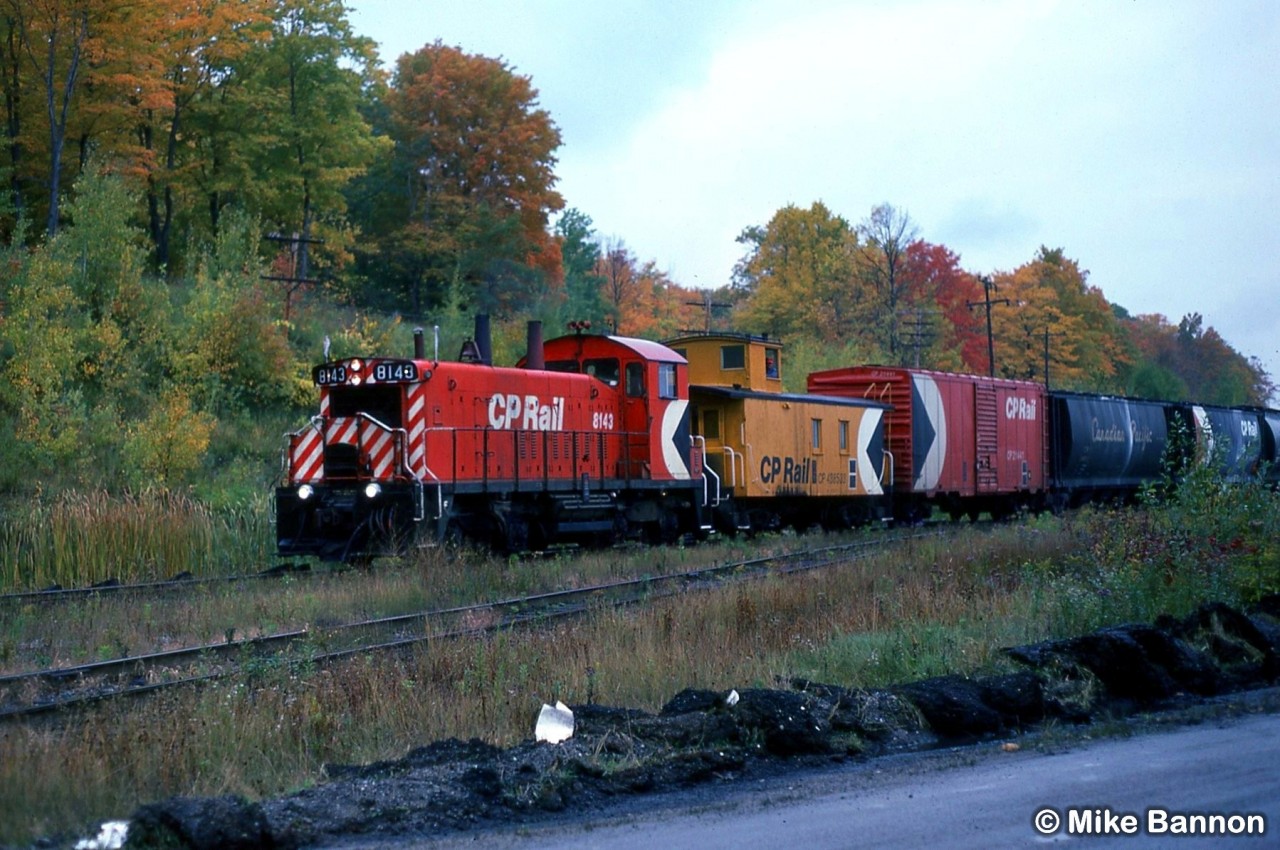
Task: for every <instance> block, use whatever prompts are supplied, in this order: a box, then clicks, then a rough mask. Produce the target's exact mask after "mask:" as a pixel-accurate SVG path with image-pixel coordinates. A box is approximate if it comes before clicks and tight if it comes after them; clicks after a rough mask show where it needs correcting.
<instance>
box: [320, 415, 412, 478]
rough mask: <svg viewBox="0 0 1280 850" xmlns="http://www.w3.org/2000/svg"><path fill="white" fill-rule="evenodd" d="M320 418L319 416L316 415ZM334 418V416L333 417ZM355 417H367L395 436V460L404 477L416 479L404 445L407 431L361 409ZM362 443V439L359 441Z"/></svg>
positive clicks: (407, 442)
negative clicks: (393, 426)
mask: <svg viewBox="0 0 1280 850" xmlns="http://www.w3.org/2000/svg"><path fill="white" fill-rule="evenodd" d="M316 418H320V417H316ZM335 418H336V417H335ZM356 418H357V419H367V420H369V421H370V422H372V423H373V424H374V425H377V426H378V427H379V428H381V429H382V430H384V431H386V432H387V433H389V434H391V435H392V436H393V437H395V438H396V456H397V457H396V460H397V462H398V463H399V466H400V467H401V469H402V470H403V472H404V475H405V477H406V478H410V479H413V480H417V476H416V475H414V474H413V470H412V469H411V468H410V467H409V453H408V452H407V451H405V447H406V446H407V445H408V444H409V432H408V431H406V430H405V429H404V428H392V427H391V426H390V425H388V424H386V423H385V422H382V421H380V420H378V419H377V418H375V417H373V416H370V415H369V414H367V413H365V412H364V411H363V410H362V411H360V412H359V413H357V414H356ZM361 442H362V443H363V440H362V441H361Z"/></svg>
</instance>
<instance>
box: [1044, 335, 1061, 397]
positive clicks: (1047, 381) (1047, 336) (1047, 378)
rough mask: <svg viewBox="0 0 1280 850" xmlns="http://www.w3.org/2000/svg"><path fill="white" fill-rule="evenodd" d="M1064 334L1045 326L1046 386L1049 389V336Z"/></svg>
mask: <svg viewBox="0 0 1280 850" xmlns="http://www.w3.org/2000/svg"><path fill="white" fill-rule="evenodd" d="M1051 336H1062V334H1051V333H1049V326H1048V325H1045V326H1044V388H1045V389H1046V390H1048V389H1049V337H1051Z"/></svg>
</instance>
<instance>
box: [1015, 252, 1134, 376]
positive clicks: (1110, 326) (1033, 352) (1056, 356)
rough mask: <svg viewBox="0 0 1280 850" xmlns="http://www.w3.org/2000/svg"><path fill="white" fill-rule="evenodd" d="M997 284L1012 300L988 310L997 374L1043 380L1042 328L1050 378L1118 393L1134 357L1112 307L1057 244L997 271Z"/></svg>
mask: <svg viewBox="0 0 1280 850" xmlns="http://www.w3.org/2000/svg"><path fill="white" fill-rule="evenodd" d="M995 283H996V285H997V286H998V288H999V293H1000V296H1001V297H1004V298H1008V299H1009V300H1010V301H1011V302H1012V303H1011V304H1010V305H1008V306H1006V307H1004V308H997V309H996V310H995V311H994V312H993V314H992V315H993V322H992V324H993V328H994V336H995V346H996V371H997V374H1001V375H1005V376H1007V377H1013V378H1031V377H1039V378H1041V379H1043V376H1044V375H1043V373H1044V365H1043V364H1044V340H1045V334H1046V332H1047V333H1048V341H1049V370H1050V379H1051V381H1052V382H1053V383H1055V384H1057V385H1059V386H1062V385H1065V386H1067V387H1070V388H1072V389H1081V390H1089V391H1097V392H1120V391H1122V390H1123V384H1124V377H1125V374H1126V371H1127V369H1128V367H1129V365H1130V363H1131V362H1132V358H1131V356H1130V354H1129V351H1128V349H1127V346H1126V342H1125V338H1124V335H1123V333H1122V332H1121V329H1120V326H1119V322H1118V319H1117V318H1116V315H1115V312H1114V311H1113V310H1112V308H1111V305H1110V304H1108V303H1107V300H1106V298H1104V297H1103V295H1102V292H1101V290H1099V289H1098V288H1097V287H1093V286H1089V284H1088V272H1086V271H1084V270H1083V269H1081V268H1080V266H1079V264H1078V263H1077V262H1076V261H1075V260H1072V259H1069V258H1068V257H1066V256H1065V253H1064V252H1063V250H1062V249H1061V248H1057V249H1049V248H1045V247H1041V248H1040V250H1039V252H1038V253H1037V255H1036V258H1035V259H1034V260H1032V261H1031V262H1029V263H1026V264H1024V265H1022V266H1020V267H1019V268H1018V269H1016V270H1015V271H1014V272H1012V273H1008V274H1001V275H996V276H995Z"/></svg>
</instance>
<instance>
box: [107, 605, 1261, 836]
mask: <svg viewBox="0 0 1280 850" xmlns="http://www.w3.org/2000/svg"><path fill="white" fill-rule="evenodd" d="M1006 652H1007V654H1008V656H1009V657H1010V658H1012V659H1014V660H1015V661H1017V662H1018V663H1019V664H1021V665H1023V666H1024V667H1025V668H1026V669H1025V670H1023V671H1021V672H1016V673H1011V674H1006V675H1000V676H992V677H986V678H964V677H960V676H943V677H939V678H935V679H929V680H925V681H921V682H913V683H911V684H906V685H902V686H899V687H894V688H887V689H874V690H861V689H850V688H843V687H840V686H837V685H829V684H819V683H814V682H807V681H796V682H793V683H791V684H792V688H791V689H790V690H754V689H753V690H743V691H741V692H733V694H730V693H719V692H712V691H697V690H688V691H683V692H681V693H679V694H677V695H676V696H675V697H673V698H672V699H671V701H670V702H669V703H667V705H666V706H665V707H664V708H663V709H662V711H661V712H660V713H658V714H656V715H654V714H649V713H646V712H642V711H635V710H630V709H620V708H606V707H601V706H596V705H582V706H573V707H572V708H573V712H574V720H575V729H574V734H573V737H572V738H570V739H569V740H568V741H565V742H564V743H561V744H557V745H550V744H545V743H533V742H529V743H523V744H520V745H518V746H515V747H511V748H508V749H498V748H496V747H492V746H489V745H488V744H485V743H483V742H481V741H478V740H472V741H468V742H462V741H456V740H451V741H440V742H437V743H433V744H431V745H429V746H425V747H421V748H419V749H415V750H413V751H412V752H410V753H408V754H407V755H406V756H405V757H404V758H401V759H396V760H394V761H388V762H380V763H377V764H372V765H364V766H358V767H352V766H339V765H330V766H328V767H326V774H327V780H326V781H325V782H323V783H322V784H320V785H318V786H317V787H315V788H312V789H308V790H306V791H302V792H299V793H296V794H292V795H289V796H287V797H283V798H280V799H275V800H268V801H265V802H262V803H250V802H247V801H245V800H243V799H240V798H235V797H220V798H173V799H169V800H165V801H162V802H159V803H155V804H152V805H148V806H145V807H143V808H141V809H140V810H139V811H138V812H137V813H136V814H135V815H134V817H133V819H132V824H131V826H130V830H129V844H128V846H131V847H134V846H165V847H187V848H215V847H217V848H224V850H226V848H231V849H232V850H235V848H293V847H305V846H307V845H312V844H316V843H320V842H326V841H333V840H336V839H338V838H342V837H346V838H350V837H352V836H358V835H365V836H386V837H390V836H393V835H416V836H424V835H431V834H438V833H440V832H443V831H451V830H459V829H467V828H471V827H475V826H478V825H481V824H491V823H500V822H518V821H531V820H535V819H537V818H539V817H545V816H546V813H547V812H561V811H566V810H572V811H588V810H591V809H594V808H598V807H599V806H601V805H604V804H606V803H607V802H608V801H610V800H616V799H619V798H625V797H626V796H627V795H634V794H644V793H650V792H654V791H658V790H672V789H678V788H682V787H689V786H693V785H698V784H701V783H710V782H717V781H731V780H734V779H736V778H740V777H742V776H744V775H748V774H752V773H753V772H754V773H763V772H765V771H775V770H777V769H780V768H782V767H785V766H789V765H801V764H812V763H813V761H814V760H815V759H818V760H830V759H832V758H835V759H842V758H848V757H871V756H875V755H878V754H881V753H886V752H893V751H901V750H904V749H911V748H918V747H926V746H932V745H935V744H938V743H947V742H953V741H963V740H975V739H980V738H983V737H991V736H998V735H1002V734H1008V733H1011V732H1014V731H1018V730H1023V729H1027V728H1030V727H1033V726H1034V725H1035V724H1037V723H1040V722H1043V721H1044V720H1046V719H1050V718H1052V719H1057V720H1066V721H1071V722H1088V721H1090V720H1093V719H1097V718H1100V717H1115V716H1120V715H1124V714H1128V713H1131V712H1133V711H1137V710H1146V709H1152V708H1158V707H1163V706H1169V705H1174V704H1177V703H1179V702H1188V701H1191V700H1195V699H1200V698H1203V697H1207V696H1212V695H1217V694H1223V693H1228V692H1232V691H1239V690H1243V689H1248V688H1253V687H1259V686H1264V685H1271V684H1275V683H1277V682H1280V597H1271V598H1269V599H1267V600H1265V601H1264V602H1263V604H1261V605H1260V606H1259V607H1258V608H1256V609H1254V610H1253V611H1251V612H1249V613H1244V612H1241V611H1238V610H1235V609H1233V608H1230V607H1227V606H1225V605H1207V606H1204V607H1203V608H1201V609H1199V610H1198V611H1196V612H1195V613H1194V614H1192V615H1191V616H1189V617H1186V618H1184V619H1174V618H1171V617H1162V618H1161V619H1159V620H1158V621H1157V622H1156V623H1154V624H1151V625H1146V624H1142V625H1126V626H1118V627H1115V628H1109V629H1104V630H1101V631H1099V632H1095V633H1093V634H1089V635H1084V636H1081V637H1076V638H1071V639H1067V640H1057V641H1047V642H1044V643H1038V644H1033V645H1029V646H1020V647H1016V648H1013V649H1009V650H1007V651H1006Z"/></svg>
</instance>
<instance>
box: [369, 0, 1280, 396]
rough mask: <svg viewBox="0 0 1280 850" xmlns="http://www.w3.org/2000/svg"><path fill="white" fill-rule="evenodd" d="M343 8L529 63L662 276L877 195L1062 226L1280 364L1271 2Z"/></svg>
mask: <svg viewBox="0 0 1280 850" xmlns="http://www.w3.org/2000/svg"><path fill="white" fill-rule="evenodd" d="M347 6H348V7H349V9H350V19H351V22H352V25H353V27H354V28H355V30H356V32H357V33H359V34H361V35H366V36H369V37H371V38H372V39H374V40H375V41H376V42H378V44H379V49H380V53H381V55H382V58H383V61H384V62H385V63H386V64H388V65H392V64H393V63H394V61H395V59H396V58H397V57H398V56H400V55H401V54H402V53H405V52H412V51H414V50H417V49H418V48H420V47H422V46H423V45H425V44H429V43H431V42H433V41H435V40H436V39H440V40H441V41H443V42H444V43H445V44H449V45H454V46H458V47H460V48H462V49H463V50H465V51H466V52H468V53H476V54H481V55H484V56H489V57H493V58H501V59H503V60H504V61H506V62H507V64H508V65H509V66H510V67H511V68H512V70H513V71H514V72H516V73H518V74H520V75H523V76H527V77H529V78H531V80H532V81H533V85H534V87H535V88H536V89H538V91H539V103H540V105H541V106H542V107H543V108H545V109H546V110H547V111H548V112H549V113H550V114H551V116H552V119H553V120H554V121H555V123H556V124H557V126H559V128H560V131H561V134H562V136H563V142H564V143H563V146H562V147H561V149H560V150H559V152H558V158H559V163H558V165H557V168H556V173H557V175H558V176H559V184H558V188H559V190H560V192H561V194H563V195H564V198H565V201H566V204H567V205H568V206H569V207H576V208H578V209H580V210H582V211H583V212H584V213H586V214H587V215H589V216H590V217H591V218H592V220H593V221H594V223H595V227H596V231H597V234H598V235H599V236H600V237H617V238H620V239H622V240H623V241H624V242H625V243H626V245H627V246H628V247H629V248H630V249H631V250H632V252H633V253H634V254H635V255H636V256H637V258H638V259H640V260H641V261H648V260H653V261H654V262H655V263H656V264H657V265H658V266H659V267H660V268H662V269H665V270H666V271H667V272H668V273H669V274H670V275H671V277H672V279H673V280H675V281H676V282H677V283H680V284H683V285H685V286H704V287H705V286H719V285H722V284H725V283H727V282H728V280H729V275H730V272H731V270H732V268H733V264H734V263H735V262H736V261H737V260H738V259H739V258H741V256H742V254H743V246H741V245H739V244H738V243H737V242H736V237H737V236H738V234H739V233H741V232H742V230H743V229H744V228H745V227H748V226H750V225H755V224H764V223H766V222H767V221H768V220H769V219H770V217H771V216H772V215H773V213H774V212H775V211H777V210H778V209H779V208H781V207H783V206H785V205H787V204H795V205H796V206H799V207H803V208H807V207H808V206H809V205H810V204H812V203H813V202H814V201H822V202H823V203H825V204H826V205H827V207H828V208H830V209H831V210H832V211H833V212H835V213H836V214H839V215H841V216H844V217H845V218H846V219H847V220H849V221H850V222H851V223H853V224H857V223H858V222H860V221H861V220H862V219H864V218H866V216H867V215H868V214H869V213H870V211H871V208H872V206H874V205H875V204H878V203H881V202H886V201H887V202H889V203H891V204H893V205H894V206H895V207H898V208H899V209H903V210H905V211H907V212H908V213H909V214H910V216H911V217H912V219H913V220H914V221H915V222H916V223H917V225H918V227H919V231H920V236H921V237H922V238H924V239H926V240H928V241H930V242H934V243H940V244H943V245H946V246H947V247H948V248H950V249H951V250H952V251H954V252H956V253H957V254H959V256H960V260H961V264H962V265H963V267H964V268H966V269H968V270H969V271H972V272H977V273H991V272H996V271H1007V270H1012V269H1014V268H1016V267H1017V266H1019V265H1021V264H1022V263H1024V262H1027V261H1029V260H1030V259H1032V257H1033V256H1034V255H1035V253H1036V251H1037V249H1038V248H1039V246H1041V245H1046V246H1048V247H1051V248H1058V247H1060V248H1064V249H1065V250H1066V254H1067V256H1068V257H1071V258H1073V259H1076V260H1078V261H1079V262H1080V265H1081V267H1083V268H1085V269H1087V270H1089V272H1090V275H1089V282H1090V283H1091V284H1093V285H1095V286H1098V287H1100V288H1101V289H1102V291H1103V293H1104V294H1105V295H1106V297H1107V299H1108V300H1109V301H1111V302H1112V303H1116V304H1120V305H1122V306H1123V307H1125V308H1126V309H1128V310H1129V311H1130V312H1131V313H1161V314H1163V315H1165V316H1166V317H1168V318H1169V320H1170V321H1172V322H1175V323H1176V322H1177V321H1178V319H1179V318H1181V317H1182V316H1183V315H1184V314H1186V313H1189V312H1192V311H1198V312H1200V313H1202V314H1203V315H1204V317H1205V322H1206V324H1209V325H1213V326H1214V327H1216V328H1217V329H1218V330H1219V332H1221V333H1222V334H1223V336H1224V337H1226V339H1227V341H1228V342H1230V343H1231V344H1232V345H1233V346H1234V347H1235V348H1236V349H1237V350H1239V351H1240V352H1241V353H1242V354H1245V355H1246V356H1257V357H1259V358H1261V359H1262V360H1263V362H1264V364H1265V365H1266V366H1267V369H1268V371H1269V372H1270V373H1271V374H1272V376H1273V377H1280V223H1278V221H1280V219H1278V216H1280V2H1275V0H1256V1H1255V0H1248V1H1246V0H1225V2H1211V1H1210V0H1061V2H1056V0H972V2H964V0H882V2H870V1H869V0H843V2H840V0H672V2H668V0H348V2H347Z"/></svg>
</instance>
